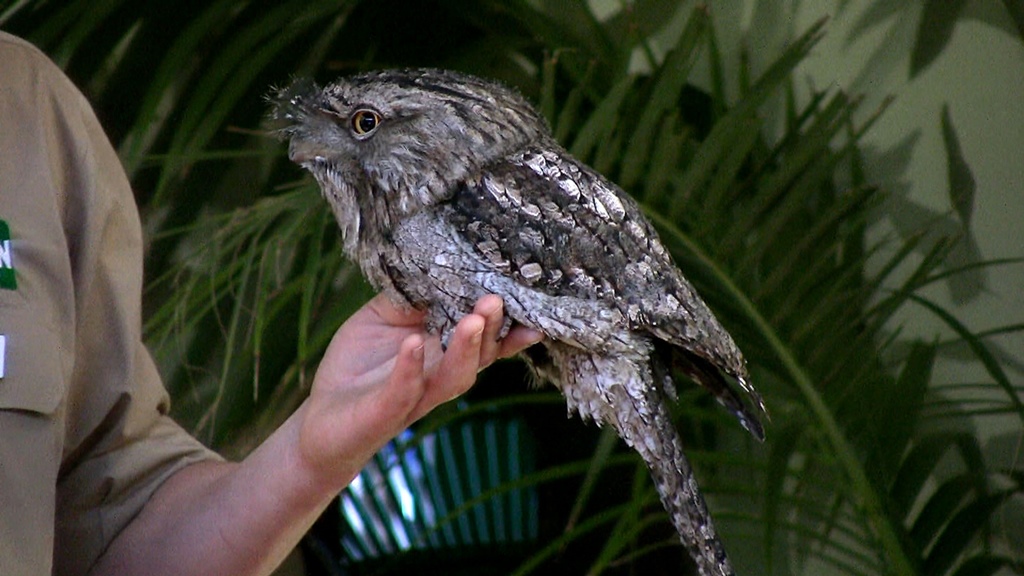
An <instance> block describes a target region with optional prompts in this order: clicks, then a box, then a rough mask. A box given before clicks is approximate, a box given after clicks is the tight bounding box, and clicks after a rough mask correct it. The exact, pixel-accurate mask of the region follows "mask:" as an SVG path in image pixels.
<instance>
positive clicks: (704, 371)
mask: <svg viewBox="0 0 1024 576" xmlns="http://www.w3.org/2000/svg"><path fill="white" fill-rule="evenodd" d="M451 207H452V215H451V218H452V222H453V224H454V225H455V226H456V227H457V228H458V229H459V230H460V232H461V233H462V234H463V235H464V236H465V238H466V239H467V240H468V241H469V243H470V244H472V245H473V246H474V247H475V248H476V250H478V251H479V253H480V254H481V255H482V256H483V257H484V258H485V259H486V260H488V261H489V262H491V263H492V264H494V265H495V266H496V267H497V268H500V269H502V270H503V271H504V272H505V273H506V274H508V275H509V276H510V277H512V278H514V279H515V280H516V281H518V282H519V283H522V284H525V285H528V286H530V287H532V288H533V289H535V290H538V291H542V292H545V293H547V294H551V295H555V296H571V297H575V298H581V299H586V300H600V301H602V302H604V303H606V304H607V305H608V306H610V307H612V308H615V309H618V310H619V311H620V312H621V313H622V314H623V316H624V317H625V318H627V319H628V322H629V328H630V329H632V330H636V331H646V332H648V333H650V334H651V335H653V336H654V337H656V338H657V339H659V340H662V341H664V342H667V343H669V344H671V345H672V346H673V347H677V348H678V349H681V351H682V352H684V354H683V355H682V356H683V358H682V360H683V364H684V365H683V366H682V368H683V369H684V370H685V371H686V372H687V373H688V374H689V375H690V376H691V377H693V378H694V379H695V380H697V381H698V382H699V383H701V384H702V385H704V386H705V387H707V388H708V389H709V390H711V391H712V393H714V394H715V396H716V397H717V398H718V399H719V401H720V402H721V403H722V404H723V405H725V406H726V407H727V408H728V409H729V410H730V411H732V412H733V413H734V414H736V416H737V417H738V418H739V419H740V421H741V422H742V423H743V424H744V426H745V427H747V428H748V429H750V430H751V432H752V433H754V435H755V436H761V434H762V433H761V427H760V424H759V422H758V419H757V417H756V416H755V415H754V414H753V412H752V411H751V410H749V409H748V408H747V406H746V403H745V402H744V401H743V400H742V398H741V395H740V394H739V392H738V391H737V390H736V389H735V388H734V386H733V385H732V383H731V382H729V381H728V380H727V379H725V378H723V377H722V376H721V374H719V373H718V370H722V371H724V372H726V373H728V374H729V375H730V376H732V377H733V378H735V379H736V381H737V383H738V384H739V387H740V389H741V390H742V391H743V392H745V393H746V394H747V395H748V396H750V398H751V399H752V400H753V402H754V404H755V405H756V406H757V407H758V408H760V409H762V410H763V405H762V402H761V399H760V396H759V395H758V394H757V392H756V391H755V390H754V389H753V388H752V387H751V386H750V385H749V383H748V375H747V370H746V364H745V362H744V360H743V357H742V355H741V354H740V351H739V349H738V347H737V346H736V344H735V343H734V342H733V340H732V338H731V337H730V336H729V334H728V333H727V332H726V331H725V329H724V328H723V327H722V326H721V325H720V324H719V323H718V321H717V320H716V319H715V317H714V315H713V314H712V313H711V311H710V310H709V309H708V308H707V306H706V305H705V304H704V302H703V300H701V298H700V297H699V296H698V295H697V293H696V291H695V290H694V289H693V287H692V286H691V285H690V283H689V282H687V280H686V279H685V278H683V276H682V274H681V273H680V271H679V269H678V268H677V267H676V266H675V264H674V263H673V262H672V259H671V257H670V255H669V254H668V251H667V250H666V249H665V248H664V246H663V245H662V243H661V241H660V240H659V238H658V236H657V233H656V232H655V230H654V228H653V226H651V224H650V223H649V222H648V220H647V219H646V218H645V217H644V216H643V214H642V213H641V211H640V208H639V206H638V205H637V204H636V202H635V201H633V199H632V198H630V197H629V196H628V195H626V194H625V193H624V192H622V190H621V189H619V188H618V187H617V186H616V185H615V184H613V183H611V182H610V181H608V180H607V179H605V178H604V177H603V176H601V175H600V174H598V173H597V172H595V171H593V170H592V169H591V168H589V167H588V166H586V165H585V164H582V163H580V162H578V161H576V160H575V159H573V158H572V157H571V156H569V155H568V154H567V153H565V152H560V151H559V150H557V149H551V148H548V147H545V148H543V149H542V148H529V149H526V150H524V151H522V152H519V153H517V154H515V155H513V156H510V157H508V158H506V159H504V160H502V161H501V162H498V163H495V164H493V165H491V166H489V167H487V168H486V169H485V170H484V171H483V172H482V173H481V175H480V176H479V177H478V178H475V179H471V180H469V181H466V182H465V183H463V184H462V185H461V186H460V187H459V189H458V190H456V191H455V195H454V197H453V198H452V203H451ZM677 356H678V354H677Z"/></svg>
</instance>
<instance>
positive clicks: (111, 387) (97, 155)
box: [0, 33, 218, 574]
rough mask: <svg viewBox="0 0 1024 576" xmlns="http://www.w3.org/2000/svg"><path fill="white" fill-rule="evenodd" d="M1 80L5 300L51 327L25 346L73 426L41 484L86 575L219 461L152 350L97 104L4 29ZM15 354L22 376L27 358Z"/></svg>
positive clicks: (132, 211) (122, 195)
mask: <svg viewBox="0 0 1024 576" xmlns="http://www.w3.org/2000/svg"><path fill="white" fill-rule="evenodd" d="M0 77H3V79H4V80H3V82H2V87H0V90H2V91H3V92H2V93H0V147H2V148H0V157H3V158H4V160H0V219H4V220H5V221H6V223H7V224H8V227H9V228H10V235H11V237H12V238H13V239H14V244H13V245H14V248H13V250H12V255H13V257H14V259H13V262H14V273H15V275H16V276H15V280H16V281H17V286H16V288H15V289H14V290H8V292H10V293H9V294H0V296H3V298H4V300H3V301H0V306H8V307H9V308H10V309H11V310H15V309H16V310H18V314H19V315H20V316H22V317H31V318H34V319H35V321H36V322H38V323H40V324H41V325H44V326H46V327H47V330H46V333H47V334H48V336H47V337H45V338H37V339H36V341H35V342H34V343H33V344H32V346H31V349H26V347H24V346H23V347H22V349H21V351H20V353H22V354H25V355H30V356H32V357H34V360H33V362H35V363H36V364H49V365H50V366H51V367H56V370H53V372H55V373H57V374H59V376H58V380H59V384H60V386H59V388H60V389H61V390H62V391H63V399H62V401H61V404H60V406H59V407H58V408H57V409H56V411H55V412H54V414H52V415H50V417H51V418H52V423H53V424H54V425H56V426H62V428H63V429H62V434H61V435H59V437H58V439H57V441H58V442H60V450H59V453H60V462H59V468H58V470H57V474H56V478H55V479H54V482H55V487H56V489H55V491H54V488H53V486H49V487H46V486H45V485H44V486H40V487H39V490H50V491H51V493H54V494H55V496H54V498H55V500H56V508H55V527H54V539H53V542H54V550H53V562H54V564H53V573H54V574H84V573H86V572H87V571H88V569H89V568H90V567H91V566H92V565H93V564H94V563H95V561H96V560H97V558H99V556H100V555H101V554H102V553H103V551H104V550H105V549H106V548H107V546H108V545H109V544H110V542H111V541H112V540H113V539H114V538H115V537H116V536H117V534H118V533H120V531H121V530H122V529H124V527H125V526H126V525H127V524H128V523H129V522H131V520H132V519H133V518H135V516H136V515H137V514H138V513H139V511H140V510H141V509H142V507H143V506H144V505H145V503H146V502H147V501H148V500H149V498H150V497H151V496H152V494H153V493H154V492H155V491H156V490H157V488H158V487H159V486H160V485H161V483H162V482H164V481H165V480H166V479H167V478H168V477H170V476H171V475H172V474H174V473H175V472H176V471H178V470H179V469H181V468H182V467H184V466H187V465H189V464H191V463H194V462H198V461H202V460H208V459H214V458H218V457H217V456H216V454H215V453H213V452H212V451H210V450H208V449H206V448H205V447H203V445H202V444H201V443H200V442H198V441H197V440H195V439H194V438H192V437H191V436H189V435H188V434H187V433H186V432H185V431H184V430H183V429H181V428H180V427H179V426H178V425H177V424H176V423H175V422H174V421H173V420H172V419H171V418H170V417H169V416H168V409H169V400H168V395H167V392H166V390H165V389H164V387H163V385H162V383H161V381H160V378H159V375H158V374H157V371H156V368H155V366H154V364H153V361H152V359H151V357H150V355H149V353H148V351H147V350H146V349H145V347H144V346H143V344H142V334H141V332H142V330H141V326H142V323H141V298H142V297H141V294H142V233H141V226H140V223H139V216H138V211H137V208H136V206H135V201H134V197H133V195H132V191H131V188H130V186H129V183H128V180H127V177H126V176H125V174H124V170H123V169H122V168H121V165H120V162H119V160H118V158H117V155H116V153H115V152H114V150H113V148H112V147H111V145H110V143H109V141H108V139H107V138H106V136H105V135H104V133H103V130H102V128H101V127H100V124H99V122H98V121H97V119H96V117H95V115H94V113H93V112H92V110H91V107H90V106H89V104H88V102H87V101H86V99H85V98H84V97H83V96H82V94H81V93H80V92H78V90H77V89H75V87H74V86H73V85H72V84H71V82H70V81H69V80H68V79H67V78H66V77H65V76H64V75H63V73H61V72H60V70H59V69H58V68H57V67H56V66H55V65H53V64H52V63H51V62H50V61H49V60H48V59H47V58H46V57H45V56H44V55H42V54H41V53H40V52H39V51H38V50H36V49H35V48H33V47H32V46H30V45H29V44H27V43H25V42H22V41H20V40H17V39H14V38H12V37H11V36H9V35H5V34H3V33H0ZM20 329H21V330H24V328H20ZM9 330H12V331H17V330H19V326H18V325H14V326H12V327H11V328H10V329H9ZM7 340H8V342H13V341H14V340H17V334H8V335H7ZM19 341H20V340H19ZM8 360H9V365H10V367H11V369H12V370H13V369H14V368H15V365H16V364H17V361H18V360H19V359H18V358H14V357H12V356H11V355H10V354H9V355H8ZM21 365H31V362H22V363H21ZM0 442H5V440H4V439H0ZM44 484H45V483H44Z"/></svg>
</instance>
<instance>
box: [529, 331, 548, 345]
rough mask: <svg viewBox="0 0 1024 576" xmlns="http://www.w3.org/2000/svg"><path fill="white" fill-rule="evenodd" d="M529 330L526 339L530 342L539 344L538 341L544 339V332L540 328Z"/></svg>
mask: <svg viewBox="0 0 1024 576" xmlns="http://www.w3.org/2000/svg"><path fill="white" fill-rule="evenodd" d="M528 330H529V335H528V336H527V338H526V341H527V342H528V343H530V344H537V343H538V342H540V341H541V340H543V339H544V333H543V332H541V331H540V330H534V329H533V328H529V329H528Z"/></svg>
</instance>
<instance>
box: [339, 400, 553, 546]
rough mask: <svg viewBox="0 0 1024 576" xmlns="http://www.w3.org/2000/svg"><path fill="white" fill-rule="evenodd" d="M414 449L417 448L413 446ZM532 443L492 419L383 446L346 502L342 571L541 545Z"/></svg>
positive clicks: (519, 425)
mask: <svg viewBox="0 0 1024 576" xmlns="http://www.w3.org/2000/svg"><path fill="white" fill-rule="evenodd" d="M414 440H415V442H414V443H413V444H410V442H413V441H414ZM533 470H534V450H533V441H532V436H531V435H530V434H529V430H528V429H527V428H526V427H525V425H524V423H523V421H522V420H520V419H518V418H501V417H494V416H493V415H488V416H487V417H483V418H473V419H467V420H463V421H460V422H458V423H456V424H452V425H450V426H447V427H444V428H440V429H438V430H437V431H435V432H432V433H430V434H426V435H424V436H422V437H419V439H418V440H416V437H415V435H414V434H413V433H412V432H411V431H406V432H405V433H404V434H402V435H401V436H400V437H399V438H398V439H397V440H396V441H394V442H391V443H389V444H388V445H387V446H385V447H384V448H383V449H382V450H381V451H380V452H379V453H378V454H377V455H376V456H375V457H374V458H373V460H371V461H370V463H369V464H367V466H366V467H365V468H364V469H363V471H362V472H361V473H360V474H359V476H358V477H357V478H356V479H355V480H353V482H352V483H351V484H350V485H349V487H348V488H346V489H345V490H344V491H343V492H342V493H341V495H340V497H339V499H338V502H339V507H340V513H341V524H342V526H341V549H342V551H343V553H344V557H343V558H342V564H343V565H348V566H358V565H360V564H373V563H375V562H378V561H380V560H383V559H387V560H388V561H391V562H393V561H396V560H400V559H401V557H402V556H403V555H409V556H418V555H420V554H421V553H424V552H427V553H429V552H458V553H460V554H463V555H468V556H472V555H474V554H475V553H477V552H484V551H487V550H494V549H507V548H509V547H517V546H526V545H529V544H531V543H533V542H535V541H536V540H537V534H538V502H537V492H536V488H535V487H534V486H532V485H531V486H521V485H520V482H519V481H520V480H522V478H523V477H524V476H525V475H527V474H529V473H530V472H532V471H533Z"/></svg>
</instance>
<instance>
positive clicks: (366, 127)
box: [352, 108, 380, 136]
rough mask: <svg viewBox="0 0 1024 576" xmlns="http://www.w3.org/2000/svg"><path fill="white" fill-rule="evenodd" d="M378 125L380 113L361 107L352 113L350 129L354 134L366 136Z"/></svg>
mask: <svg viewBox="0 0 1024 576" xmlns="http://www.w3.org/2000/svg"><path fill="white" fill-rule="evenodd" d="M377 126H380V114H378V113H376V112H374V111H373V110H368V109H366V108H362V109H360V110H356V112H355V114H353V115H352V131H353V132H355V133H356V136H367V135H369V134H370V133H371V132H373V131H374V130H376V129H377Z"/></svg>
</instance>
